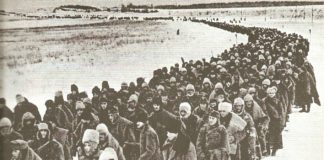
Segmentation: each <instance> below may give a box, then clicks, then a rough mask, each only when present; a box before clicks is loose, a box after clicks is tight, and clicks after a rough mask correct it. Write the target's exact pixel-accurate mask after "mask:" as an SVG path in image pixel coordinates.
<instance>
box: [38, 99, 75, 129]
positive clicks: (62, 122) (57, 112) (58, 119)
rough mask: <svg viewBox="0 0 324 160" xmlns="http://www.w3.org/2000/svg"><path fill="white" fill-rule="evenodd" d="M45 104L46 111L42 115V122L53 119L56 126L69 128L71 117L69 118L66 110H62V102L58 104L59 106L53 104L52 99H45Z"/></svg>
mask: <svg viewBox="0 0 324 160" xmlns="http://www.w3.org/2000/svg"><path fill="white" fill-rule="evenodd" d="M45 106H46V112H45V115H44V117H43V120H44V122H49V121H53V122H54V123H55V124H56V125H57V126H58V127H61V128H65V129H71V127H72V126H71V125H72V124H71V121H72V119H71V120H70V119H69V118H68V116H67V114H66V112H64V111H63V109H61V108H62V104H60V106H61V107H59V106H57V105H55V103H54V102H53V101H52V100H47V101H46V102H45ZM71 118H72V117H71Z"/></svg>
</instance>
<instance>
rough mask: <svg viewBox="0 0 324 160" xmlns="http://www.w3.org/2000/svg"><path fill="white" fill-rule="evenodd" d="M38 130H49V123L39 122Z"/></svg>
mask: <svg viewBox="0 0 324 160" xmlns="http://www.w3.org/2000/svg"><path fill="white" fill-rule="evenodd" d="M37 128H38V130H49V128H48V125H47V124H46V123H39V124H37Z"/></svg>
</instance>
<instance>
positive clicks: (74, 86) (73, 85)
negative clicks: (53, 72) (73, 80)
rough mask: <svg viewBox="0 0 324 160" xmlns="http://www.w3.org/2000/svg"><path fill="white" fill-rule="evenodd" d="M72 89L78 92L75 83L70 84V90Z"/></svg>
mask: <svg viewBox="0 0 324 160" xmlns="http://www.w3.org/2000/svg"><path fill="white" fill-rule="evenodd" d="M72 91H76V92H79V89H78V86H77V85H75V84H72V85H71V92H72Z"/></svg>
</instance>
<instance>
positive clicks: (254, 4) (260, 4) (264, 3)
mask: <svg viewBox="0 0 324 160" xmlns="http://www.w3.org/2000/svg"><path fill="white" fill-rule="evenodd" d="M323 4H324V1H323V2H319V1H260V2H229V3H226V2H224V3H199V4H191V5H157V6H154V8H155V9H202V8H243V7H276V6H303V5H323ZM131 7H132V8H153V5H139V6H135V5H132V6H131Z"/></svg>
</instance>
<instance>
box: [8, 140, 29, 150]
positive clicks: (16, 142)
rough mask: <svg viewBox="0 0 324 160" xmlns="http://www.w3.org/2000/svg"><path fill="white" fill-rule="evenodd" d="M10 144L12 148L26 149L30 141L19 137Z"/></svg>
mask: <svg viewBox="0 0 324 160" xmlns="http://www.w3.org/2000/svg"><path fill="white" fill-rule="evenodd" d="M10 146H11V149H12V150H24V149H26V148H27V147H28V142H26V141H24V140H21V139H17V140H13V141H10Z"/></svg>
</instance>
